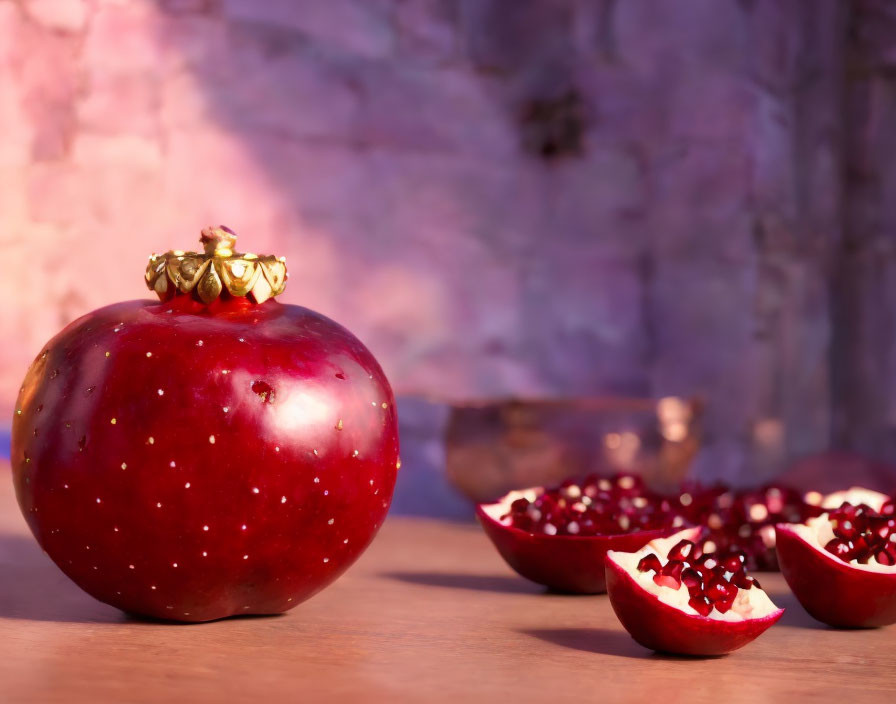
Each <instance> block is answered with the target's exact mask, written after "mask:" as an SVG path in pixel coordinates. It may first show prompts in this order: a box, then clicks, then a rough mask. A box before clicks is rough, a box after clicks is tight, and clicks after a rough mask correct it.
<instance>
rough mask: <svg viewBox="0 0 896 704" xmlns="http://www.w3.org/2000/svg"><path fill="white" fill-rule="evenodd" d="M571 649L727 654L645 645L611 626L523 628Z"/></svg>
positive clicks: (645, 654) (644, 654)
mask: <svg viewBox="0 0 896 704" xmlns="http://www.w3.org/2000/svg"><path fill="white" fill-rule="evenodd" d="M519 632H520V633H523V634H525V635H527V636H532V637H533V638H538V639H539V640H543V641H545V642H547V643H553V644H554V645H559V646H562V647H564V648H569V649H570V650H581V651H584V652H586V653H598V654H600V655H616V656H617V657H623V658H636V659H643V658H650V659H652V660H714V659H716V658H720V657H724V655H710V656H694V655H668V654H664V653H656V652H654V651H652V650H648V649H647V648H644V647H642V646H640V645H638V644H637V643H635V641H633V640H632V638H631V636H630V635H629V634H628V633H626V632H625V631H613V630H610V629H608V628H534V629H524V630H521V631H519Z"/></svg>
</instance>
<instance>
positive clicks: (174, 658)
mask: <svg viewBox="0 0 896 704" xmlns="http://www.w3.org/2000/svg"><path fill="white" fill-rule="evenodd" d="M3 469H4V470H6V471H4V472H3V475H4V476H2V478H0V702H3V704H7V703H8V702H9V703H12V702H16V703H17V702H40V703H41V704H52V703H53V702H75V703H77V702H87V701H89V702H92V703H97V702H107V701H109V702H156V701H166V702H169V701H170V702H179V701H184V702H196V703H204V702H215V703H221V702H243V701H245V702H253V703H254V704H257V703H258V702H262V704H270V703H272V702H279V701H289V702H297V701H314V702H321V701H364V702H380V701H391V702H403V701H425V702H442V701H445V702H448V701H451V702H457V701H463V702H468V701H491V702H505V701H507V702H514V704H516V703H517V702H529V701H532V702H588V701H595V700H599V701H602V702H616V701H632V702H662V703H663V704H667V703H670V702H687V704H699V703H700V702H714V703H715V702H721V703H724V704H731V703H732V702H775V701H781V702H784V701H786V702H793V701H803V700H809V699H810V698H811V699H814V700H815V701H850V702H857V701H881V702H883V701H893V699H892V697H893V694H892V691H893V688H894V686H896V674H894V673H896V667H894V666H896V655H894V653H896V627H891V628H888V629H879V630H873V631H835V630H830V629H827V628H824V627H822V626H821V625H820V624H816V623H815V622H813V621H812V620H811V619H810V618H809V617H808V616H806V614H805V613H804V612H803V611H802V609H800V607H799V606H798V605H797V604H796V603H795V601H794V599H793V598H792V597H791V596H790V595H789V593H787V591H786V588H785V587H784V584H783V581H782V580H781V578H780V576H779V575H766V576H765V577H763V578H762V581H763V583H764V584H765V586H766V588H767V589H768V590H769V592H771V594H772V596H773V599H774V600H775V601H776V602H778V603H780V604H782V605H784V606H785V607H787V609H788V611H787V613H786V614H785V616H784V618H783V620H782V621H781V623H780V624H779V625H777V626H775V627H773V628H772V629H771V630H770V631H769V632H768V633H766V634H765V635H764V636H763V637H761V638H759V640H757V641H756V642H754V643H753V644H751V645H749V646H747V647H746V648H744V649H743V650H741V651H739V652H737V653H734V654H733V655H730V656H727V657H723V658H715V659H686V658H673V657H666V656H658V655H654V654H652V653H650V652H649V651H647V650H645V649H643V648H641V647H640V646H638V645H637V644H636V643H634V642H633V641H632V640H631V639H630V638H629V636H628V635H627V634H626V633H625V632H624V631H623V630H622V628H621V627H620V626H619V624H618V623H617V621H616V619H615V617H614V615H613V613H612V610H611V609H610V605H609V603H608V601H607V599H606V597H604V596H596V597H570V596H560V595H552V594H545V593H544V592H543V591H542V590H540V589H539V588H538V587H536V586H535V585H532V584H529V583H528V582H525V581H524V580H522V579H521V578H518V577H516V576H514V575H513V574H512V573H511V572H510V570H509V569H508V568H507V567H506V566H505V565H504V563H503V562H502V561H501V559H500V558H499V557H498V555H497V553H496V552H495V551H494V549H493V548H492V546H491V545H490V544H489V543H488V541H487V540H486V538H485V536H484V535H483V534H482V533H481V531H480V530H479V529H478V527H476V526H473V525H452V524H447V523H439V522H434V521H424V520H418V519H402V518H391V519H389V520H388V521H387V523H386V525H385V527H384V529H383V531H382V532H381V534H380V535H379V537H378V538H377V540H376V541H375V543H374V545H373V546H372V547H371V549H370V550H369V551H368V552H367V553H366V554H365V555H364V557H363V558H362V559H361V560H360V561H359V562H358V564H357V565H355V566H354V567H353V568H352V569H351V570H350V571H349V572H348V574H346V575H345V576H343V577H342V579H340V580H339V581H338V582H337V583H336V584H335V585H333V586H331V587H330V588H329V589H327V590H326V591H324V592H323V593H322V594H320V595H318V596H316V597H315V598H313V599H312V600H310V601H308V602H306V603H304V604H301V605H300V606H299V607H297V608H296V609H294V610H293V611H292V612H290V613H289V614H286V615H285V616H278V617H265V618H239V619H230V620H225V621H218V622H215V623H209V624H201V625H167V624H160V623H144V622H141V621H136V620H130V619H128V618H126V617H125V616H123V615H122V614H121V613H120V612H118V611H116V610H115V609H113V608H111V607H108V606H105V605H103V604H100V603H98V602H95V601H93V600H92V599H91V598H90V597H88V596H87V595H85V594H82V593H81V592H80V591H79V590H78V589H77V588H76V587H75V586H74V585H73V584H71V583H70V582H69V581H68V580H67V579H66V578H65V577H64V576H63V575H62V574H61V573H60V572H59V571H58V570H57V569H56V568H55V566H54V565H53V564H52V563H50V561H49V560H48V559H47V558H46V557H45V556H44V555H43V554H42V553H41V552H40V550H38V549H37V547H36V545H35V543H34V541H33V539H32V538H31V536H30V534H29V533H28V532H27V529H26V527H25V524H24V521H23V520H22V519H21V517H20V515H19V512H18V508H17V507H16V505H15V501H14V498H13V496H12V490H11V487H10V484H11V482H10V481H9V477H8V475H7V472H8V467H3Z"/></svg>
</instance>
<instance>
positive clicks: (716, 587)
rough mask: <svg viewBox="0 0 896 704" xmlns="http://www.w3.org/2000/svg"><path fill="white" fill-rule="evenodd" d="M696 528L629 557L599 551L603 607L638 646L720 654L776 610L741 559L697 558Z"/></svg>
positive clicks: (750, 636)
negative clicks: (606, 604)
mask: <svg viewBox="0 0 896 704" xmlns="http://www.w3.org/2000/svg"><path fill="white" fill-rule="evenodd" d="M699 531H700V529H699V528H691V529H686V530H684V531H681V532H679V533H677V534H676V535H673V536H670V537H667V538H661V539H658V540H653V541H651V542H650V543H648V544H647V545H646V546H644V547H643V548H641V549H640V550H638V551H636V552H617V551H611V552H610V553H608V554H607V568H606V571H607V590H608V593H609V596H610V604H611V605H612V606H613V610H614V611H615V612H616V615H617V616H618V617H619V620H620V621H621V622H622V625H623V626H624V627H625V630H627V631H628V632H629V634H630V635H631V636H632V638H634V639H635V640H636V641H637V642H638V643H640V644H641V645H643V646H644V647H645V648H650V649H651V650H657V651H661V652H666V653H675V654H680V655H723V654H725V653H729V652H731V651H733V650H737V649H738V648H742V647H743V646H745V645H746V644H747V643H749V642H750V641H752V640H754V639H755V638H756V637H757V636H759V635H761V634H762V633H763V632H764V631H765V630H766V629H768V628H769V627H770V626H771V625H772V624H774V623H775V622H776V621H777V620H778V619H779V618H781V615H782V614H783V613H784V610H783V609H779V608H777V607H776V606H775V605H774V604H773V603H772V601H771V599H769V598H768V595H767V594H766V593H765V592H764V591H763V590H762V589H761V588H760V586H759V583H758V582H757V581H756V580H754V579H752V578H751V577H749V576H748V575H747V574H746V571H745V569H744V568H743V561H744V556H743V555H742V554H740V553H728V554H727V555H717V554H715V553H706V554H703V555H699V550H698V546H697V545H696V543H695V541H696V540H697V539H698V538H699ZM728 562H732V563H733V564H731V565H730V566H729V564H728Z"/></svg>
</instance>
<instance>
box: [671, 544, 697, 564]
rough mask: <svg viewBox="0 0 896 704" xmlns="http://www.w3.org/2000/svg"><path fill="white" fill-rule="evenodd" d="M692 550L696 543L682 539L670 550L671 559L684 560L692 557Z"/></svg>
mask: <svg viewBox="0 0 896 704" xmlns="http://www.w3.org/2000/svg"><path fill="white" fill-rule="evenodd" d="M692 552H694V543H692V542H691V541H690V540H681V541H679V542H678V543H676V544H675V545H674V546H673V548H672V549H671V550H670V551H669V559H670V560H678V561H681V562H683V561H684V560H687V559H688V557H690V555H691V553H692Z"/></svg>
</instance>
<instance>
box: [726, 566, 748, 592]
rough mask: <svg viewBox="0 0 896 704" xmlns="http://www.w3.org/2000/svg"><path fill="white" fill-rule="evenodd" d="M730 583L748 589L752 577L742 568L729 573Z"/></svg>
mask: <svg viewBox="0 0 896 704" xmlns="http://www.w3.org/2000/svg"><path fill="white" fill-rule="evenodd" d="M730 581H731V583H732V584H733V585H734V586H735V587H737V588H738V589H750V588H751V587H752V586H753V578H752V577H748V576H747V573H746V572H744V571H743V570H741V571H739V572H735V573H734V574H733V575H731V580H730Z"/></svg>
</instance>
